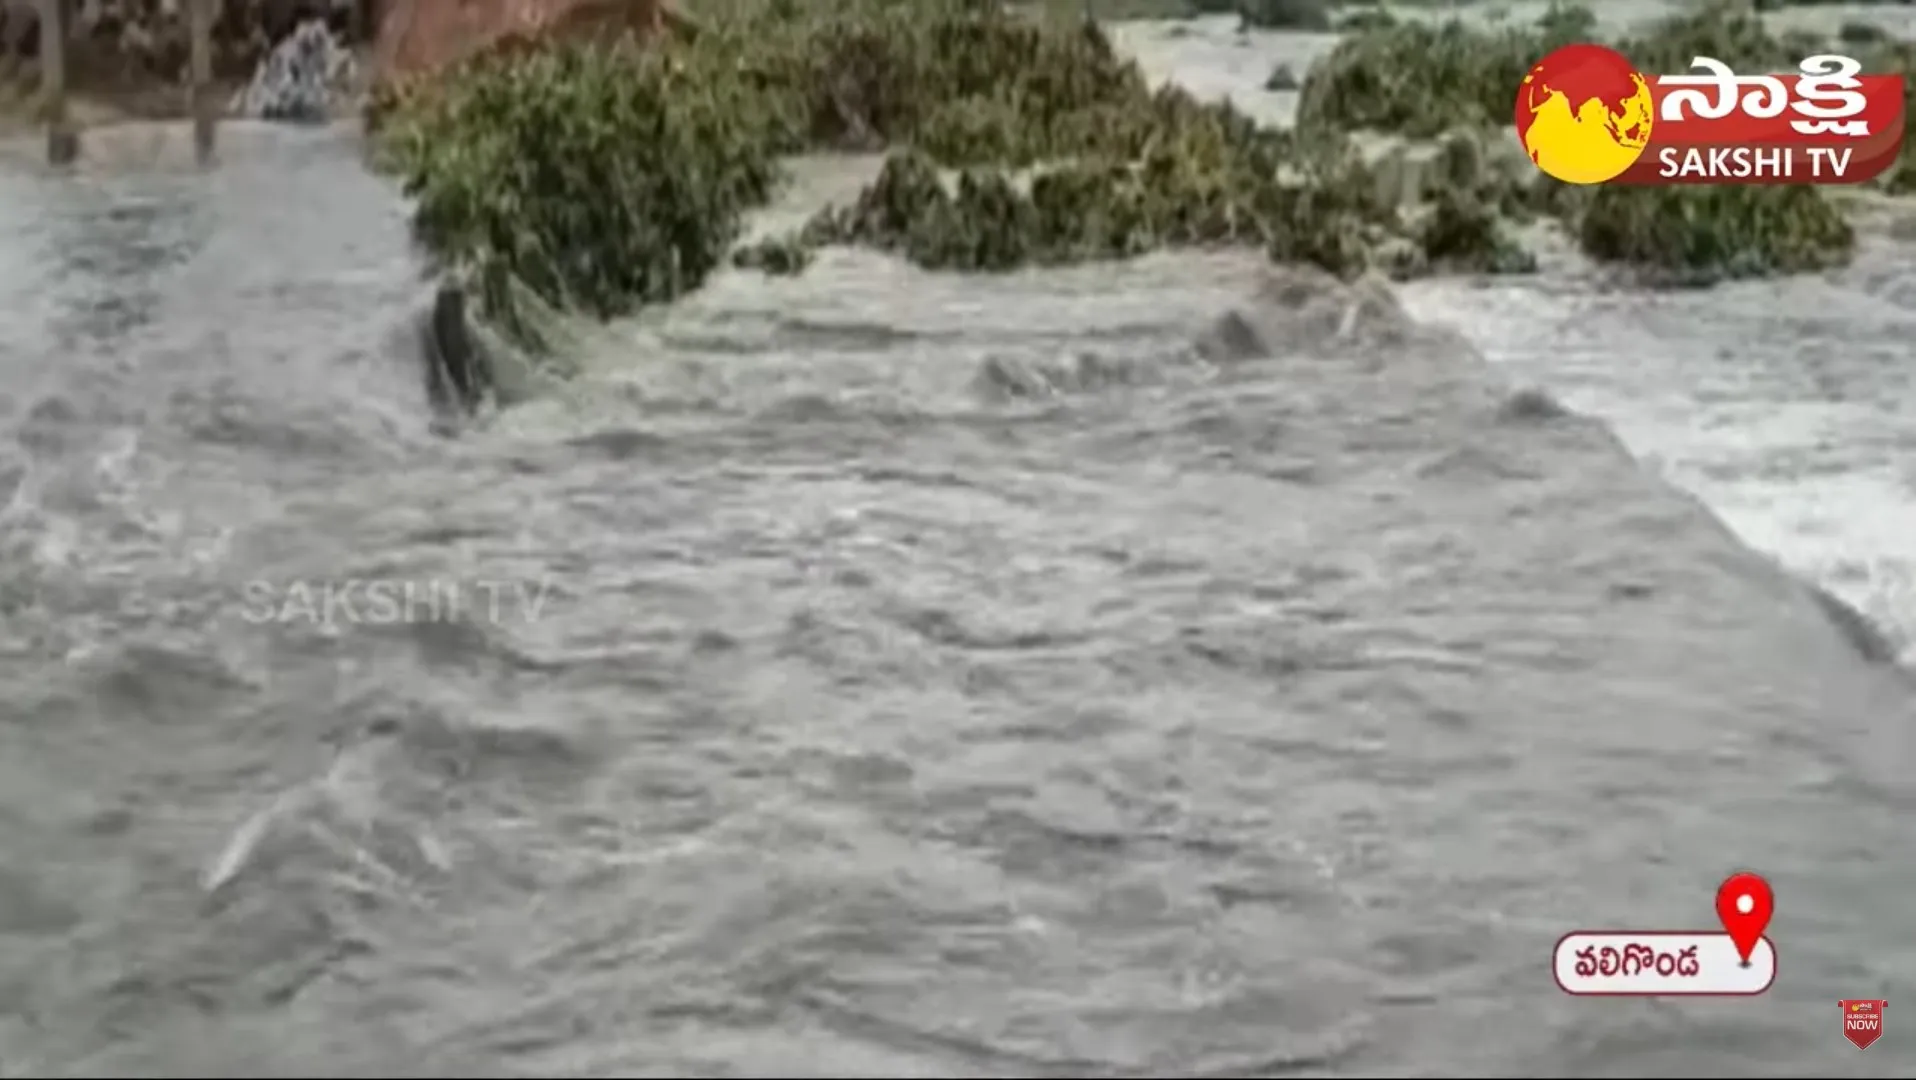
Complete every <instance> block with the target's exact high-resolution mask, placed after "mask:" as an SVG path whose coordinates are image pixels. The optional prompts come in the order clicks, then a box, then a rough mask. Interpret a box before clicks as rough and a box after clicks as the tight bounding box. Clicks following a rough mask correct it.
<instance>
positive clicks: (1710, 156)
mask: <svg viewBox="0 0 1916 1080" xmlns="http://www.w3.org/2000/svg"><path fill="white" fill-rule="evenodd" d="M1604 54H1607V57H1608V58H1607V59H1606V58H1604ZM1690 68H1691V73H1690V74H1684V75H1659V76H1656V77H1653V78H1650V79H1647V80H1645V81H1644V82H1643V83H1642V85H1643V86H1644V87H1645V88H1646V89H1645V95H1647V100H1644V99H1640V98H1639V96H1638V95H1637V93H1636V90H1635V87H1636V86H1637V85H1638V83H1637V82H1636V81H1635V80H1636V79H1639V78H1641V76H1640V75H1639V73H1637V72H1636V71H1635V69H1634V68H1633V67H1632V66H1631V65H1630V63H1629V62H1628V61H1627V60H1625V59H1624V58H1623V57H1622V56H1620V55H1618V54H1617V53H1615V52H1613V51H1611V50H1609V49H1605V48H1603V47H1601V46H1594V45H1573V46H1570V47H1569V48H1566V49H1559V50H1557V51H1556V52H1553V53H1551V54H1550V55H1549V56H1547V57H1545V58H1544V60H1543V61H1542V62H1541V63H1539V64H1538V65H1537V67H1536V68H1535V69H1533V70H1532V72H1531V75H1530V76H1529V77H1528V78H1526V79H1525V80H1524V85H1523V87H1521V88H1520V89H1519V91H1518V96H1517V112H1518V117H1517V131H1518V135H1519V137H1521V138H1523V140H1524V145H1525V148H1526V149H1527V150H1529V151H1530V156H1531V160H1532V161H1534V162H1536V163H1537V167H1538V168H1540V169H1542V170H1543V171H1544V172H1546V173H1548V174H1550V175H1551V176H1554V177H1557V178H1558V179H1560V180H1565V181H1568V182H1571V183H1582V184H1591V183H1604V182H1606V181H1614V182H1617V183H1626V184H1855V183H1861V182H1863V181H1865V180H1870V179H1873V178H1874V177H1876V176H1878V175H1880V174H1881V173H1882V172H1883V171H1884V170H1886V169H1888V168H1889V167H1890V166H1891V165H1892V164H1893V163H1894V162H1895V161H1896V159H1897V156H1898V154H1900V152H1901V151H1902V144H1903V120H1904V116H1903V79H1902V76H1900V75H1864V74H1862V65H1861V64H1860V63H1858V62H1857V61H1856V60H1854V59H1852V58H1850V57H1847V56H1837V55H1829V54H1824V55H1817V56H1811V57H1808V58H1807V59H1805V60H1804V61H1803V62H1802V63H1801V64H1800V65H1798V68H1797V70H1796V71H1795V72H1792V73H1788V74H1764V75H1737V74H1736V73H1735V72H1733V71H1731V69H1730V68H1729V66H1728V65H1726V64H1724V63H1722V62H1721V61H1718V60H1714V59H1711V58H1710V57H1707V56H1699V57H1696V58H1694V59H1693V60H1692V61H1691V62H1690ZM1553 72H1558V73H1557V74H1554V75H1553V74H1552V73H1553ZM1620 73H1627V76H1626V75H1625V74H1620ZM1553 79H1554V80H1555V81H1554V82H1552V81H1551V80H1553ZM1626 80H1627V81H1626ZM1539 86H1542V87H1543V90H1542V96H1541V97H1539V90H1538V89H1537V88H1538V87H1539ZM1573 104H1574V109H1575V112H1574V113H1573V112H1572V108H1573ZM1565 163H1569V164H1565ZM1606 174H1607V175H1606Z"/></svg>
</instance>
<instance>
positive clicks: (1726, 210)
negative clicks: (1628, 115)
mask: <svg viewBox="0 0 1916 1080" xmlns="http://www.w3.org/2000/svg"><path fill="white" fill-rule="evenodd" d="M1578 240H1579V242H1580V244H1581V246H1582V247H1583V250H1584V251H1585V252H1586V253H1588V254H1589V255H1590V256H1591V257H1593V258H1596V259H1599V260H1602V261H1606V262H1618V263H1628V264H1632V265H1635V266H1638V267H1643V268H1646V269H1649V270H1651V271H1653V272H1654V273H1656V274H1658V275H1661V276H1673V277H1675V278H1677V279H1679V280H1682V281H1687V282H1709V281H1715V280H1718V279H1721V278H1726V277H1752V276H1758V275H1764V274H1779V273H1781V274H1788V273H1801V272H1805V271H1813V270H1821V269H1825V268H1827V267H1832V266H1839V265H1842V264H1843V263H1845V262H1847V261H1848V260H1849V258H1850V255H1851V254H1852V253H1853V251H1854V248H1855V242H1856V237H1855V232H1854V230H1852V229H1851V228H1850V225H1849V222H1848V221H1846V220H1845V219H1844V218H1843V215H1842V212H1841V211H1840V210H1838V209H1837V208H1836V207H1835V206H1834V205H1832V204H1831V203H1830V201H1829V200H1828V199H1826V198H1824V197H1823V195H1822V193H1821V192H1820V191H1818V190H1817V189H1816V188H1813V187H1809V186H1806V185H1794V186H1788V187H1770V186H1759V185H1738V186H1721V187H1719V186H1710V187H1704V186H1674V187H1629V186H1604V187H1600V188H1597V189H1596V190H1595V191H1594V192H1593V193H1592V194H1591V196H1590V199H1589V205H1588V207H1587V208H1586V209H1585V210H1584V212H1583V215H1582V221H1581V223H1580V225H1579V228H1578Z"/></svg>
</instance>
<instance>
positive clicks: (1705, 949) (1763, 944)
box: [1555, 930, 1776, 997]
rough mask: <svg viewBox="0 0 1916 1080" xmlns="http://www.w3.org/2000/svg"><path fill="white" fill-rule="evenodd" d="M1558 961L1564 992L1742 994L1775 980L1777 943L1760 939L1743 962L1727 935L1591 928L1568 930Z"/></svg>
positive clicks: (1762, 988) (1755, 991)
mask: <svg viewBox="0 0 1916 1080" xmlns="http://www.w3.org/2000/svg"><path fill="white" fill-rule="evenodd" d="M1555 966H1556V974H1557V985H1558V986H1560V987H1562V988H1563V991H1564V993H1566V994H1586V995H1596V996H1612V997H1627V996H1644V995H1655V996H1659V997H1660V996H1663V995H1675V994H1692V995H1705V996H1718V997H1721V996H1741V995H1753V994H1760V993H1762V992H1764V991H1765V990H1768V989H1769V988H1770V984H1771V983H1773V982H1775V981H1776V948H1775V946H1773V945H1771V944H1770V939H1769V938H1759V939H1758V940H1757V943H1756V947H1755V948H1754V949H1752V950H1750V963H1749V966H1748V967H1745V966H1744V964H1743V957H1742V955H1741V954H1739V953H1738V952H1737V948H1736V942H1735V941H1733V940H1731V938H1730V935H1728V934H1721V933H1718V934H1712V933H1706V932H1704V931H1701V930H1698V931H1679V932H1674V933H1670V932H1661V931H1648V930H1638V931H1634V932H1632V931H1621V930H1614V931H1613V930H1601V931H1597V930H1592V931H1583V932H1579V933H1575V934H1565V935H1564V936H1563V939H1562V940H1561V941H1558V942H1557V953H1556V957H1555Z"/></svg>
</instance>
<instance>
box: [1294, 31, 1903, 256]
mask: <svg viewBox="0 0 1916 1080" xmlns="http://www.w3.org/2000/svg"><path fill="white" fill-rule="evenodd" d="M1850 36H1851V37H1855V36H1857V35H1856V34H1855V32H1854V31H1852V32H1851V34H1850ZM1602 39H1603V38H1602V35H1601V34H1600V33H1599V32H1598V30H1597V26H1596V21H1595V19H1594V18H1593V17H1592V16H1591V14H1590V12H1589V11H1588V10H1586V9H1583V8H1579V7H1572V6H1557V7H1553V8H1552V9H1551V10H1550V11H1548V12H1547V13H1545V14H1544V15H1543V16H1542V17H1541V18H1539V19H1537V20H1536V21H1535V22H1533V23H1530V24H1506V25H1503V26H1496V27H1489V28H1485V27H1469V26H1466V25H1464V24H1462V23H1460V22H1449V23H1441V24H1439V23H1414V22H1404V23H1399V24H1396V25H1393V26H1387V27H1379V28H1377V29H1374V30H1372V31H1370V32H1367V33H1364V34H1359V35H1354V36H1352V37H1348V38H1346V39H1344V40H1343V41H1341V42H1339V43H1338V45H1337V46H1336V47H1335V48H1334V49H1333V50H1332V51H1331V52H1330V54H1328V55H1327V56H1326V57H1325V58H1324V59H1323V60H1322V61H1320V62H1319V63H1318V64H1316V65H1314V66H1313V67H1312V68H1311V70H1310V71H1309V72H1308V73H1307V74H1306V75H1305V78H1304V80H1303V85H1302V87H1301V88H1300V91H1299V104H1298V127H1299V129H1300V130H1302V131H1337V132H1345V133H1347V132H1350V131H1353V130H1368V131H1377V132H1388V133H1393V134H1397V135H1402V136H1408V137H1412V138H1430V137H1433V136H1436V135H1438V134H1440V133H1442V132H1447V131H1449V132H1455V131H1458V130H1473V129H1474V130H1489V129H1496V128H1502V129H1503V130H1506V131H1507V130H1508V125H1509V123H1510V119H1509V117H1510V110H1511V108H1512V105H1513V102H1512V88H1513V87H1515V86H1517V85H1518V84H1519V83H1520V81H1521V80H1522V78H1523V76H1524V75H1525V74H1526V73H1527V72H1528V71H1529V69H1530V66H1531V65H1532V64H1533V63H1535V61H1536V59H1537V58H1539V57H1542V56H1544V55H1545V54H1547V53H1549V52H1550V51H1551V50H1552V49H1555V48H1558V47H1561V46H1563V45H1567V44H1570V43H1573V42H1578V41H1592V40H1602ZM1611 44H1613V45H1614V47H1615V48H1616V49H1617V50H1618V51H1619V52H1621V53H1622V54H1623V55H1625V56H1627V57H1629V58H1630V59H1631V61H1632V62H1633V63H1634V64H1635V65H1636V66H1637V68H1638V69H1639V70H1643V71H1652V72H1678V71H1685V70H1688V68H1689V65H1690V60H1691V58H1692V57H1695V56H1712V57H1716V58H1718V59H1721V60H1723V61H1724V62H1725V63H1727V64H1729V65H1730V66H1731V67H1732V68H1735V69H1738V70H1751V69H1755V70H1764V69H1768V70H1787V69H1790V68H1793V67H1794V66H1795V65H1796V64H1797V63H1798V62H1799V61H1800V60H1801V59H1802V58H1803V57H1804V56H1808V55H1813V54H1815V53H1818V52H1825V51H1829V48H1830V44H1831V43H1830V42H1828V41H1826V40H1825V39H1823V38H1821V37H1819V36H1817V35H1814V34H1808V33H1805V32H1802V31H1789V32H1783V33H1773V32H1772V31H1771V30H1770V29H1769V28H1768V27H1767V26H1766V25H1765V23H1764V22H1763V21H1762V19H1761V18H1760V17H1759V16H1757V15H1756V14H1754V13H1752V12H1751V11H1749V10H1747V9H1740V8H1736V7H1732V6H1727V5H1718V6H1707V7H1705V8H1702V9H1699V10H1694V11H1690V12H1686V13H1683V14H1678V15H1674V16H1670V17H1668V18H1665V19H1663V20H1661V21H1659V22H1657V23H1655V24H1654V25H1651V26H1648V27H1644V28H1642V29H1640V30H1638V31H1637V32H1634V33H1631V34H1628V35H1626V36H1623V37H1621V38H1617V39H1612V41H1611ZM1863 51H1864V53H1865V54H1866V56H1864V57H1859V59H1864V60H1865V66H1866V69H1867V70H1871V71H1877V70H1908V69H1909V61H1910V60H1911V58H1912V53H1911V49H1910V46H1908V45H1907V44H1906V43H1900V42H1893V41H1888V40H1887V39H1884V40H1880V41H1877V42H1875V43H1873V44H1872V45H1870V46H1869V47H1868V48H1866V49H1864V50H1863ZM1906 92H1907V90H1906ZM1906 153H1907V149H1906ZM1529 180H1530V182H1529V183H1527V184H1523V185H1521V186H1520V190H1518V191H1516V192H1513V193H1511V195H1512V197H1514V198H1516V199H1517V200H1518V201H1520V202H1523V203H1527V204H1528V205H1530V206H1531V207H1532V208H1534V209H1536V210H1538V211H1539V212H1546V213H1549V214H1552V215H1553V216H1556V217H1558V218H1560V219H1561V220H1562V221H1563V222H1564V225H1565V226H1566V228H1567V230H1568V232H1569V234H1570V235H1571V237H1572V238H1574V239H1575V240H1576V241H1577V243H1578V244H1579V245H1580V246H1581V247H1582V249H1583V250H1584V252H1585V253H1586V254H1588V255H1590V256H1591V257H1593V258H1596V259H1598V260H1601V261H1606V262H1615V263H1622V264H1628V265H1631V266H1635V267H1638V268H1640V269H1642V270H1643V271H1645V272H1646V274H1647V275H1648V276H1649V277H1650V278H1651V279H1653V280H1658V281H1670V282H1709V281H1713V280H1717V279H1719V278H1722V277H1733V276H1744V275H1759V274H1776V273H1794V272H1802V271H1809V270H1817V269H1822V268H1825V267H1829V266H1834V265H1840V264H1842V263H1844V262H1846V261H1847V260H1848V259H1849V257H1850V255H1851V253H1852V250H1853V248H1854V243H1855V238H1854V233H1853V231H1852V230H1851V228H1850V227H1849V225H1848V224H1847V222H1846V221H1845V220H1844V218H1843V215H1842V213H1841V212H1840V210H1839V209H1838V208H1837V207H1836V206H1835V205H1834V204H1833V203H1832V202H1831V200H1830V199H1829V197H1828V196H1827V195H1826V194H1825V192H1824V191H1823V190H1822V189H1818V188H1812V187H1806V186H1805V187H1793V188H1775V187H1759V186H1748V187H1709V188H1702V187H1675V188H1647V187H1615V186H1610V187H1602V188H1598V189H1594V190H1592V189H1582V188H1574V187H1570V186H1568V185H1563V184H1560V183H1557V182H1555V181H1552V180H1549V179H1547V178H1543V177H1541V176H1535V177H1530V178H1529ZM1881 183H1882V185H1883V186H1886V187H1889V188H1891V189H1892V190H1898V189H1900V188H1901V187H1903V186H1908V187H1916V170H1912V169H1908V168H1899V169H1896V170H1892V173H1891V174H1890V175H1889V176H1887V177H1885V178H1884V180H1883V181H1881Z"/></svg>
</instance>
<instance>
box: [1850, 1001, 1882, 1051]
mask: <svg viewBox="0 0 1916 1080" xmlns="http://www.w3.org/2000/svg"><path fill="white" fill-rule="evenodd" d="M1839 1004H1841V1005H1842V1006H1843V1037H1844V1038H1846V1039H1848V1040H1849V1041H1850V1042H1853V1043H1855V1044H1856V1048H1857V1049H1858V1050H1868V1049H1869V1048H1870V1045H1871V1044H1873V1043H1874V1042H1875V1041H1876V1040H1878V1039H1880V1038H1882V1037H1883V1006H1885V1005H1888V1004H1889V1002H1887V1001H1884V1000H1882V999H1881V998H1852V999H1850V1000H1847V1001H1842V1002H1839Z"/></svg>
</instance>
